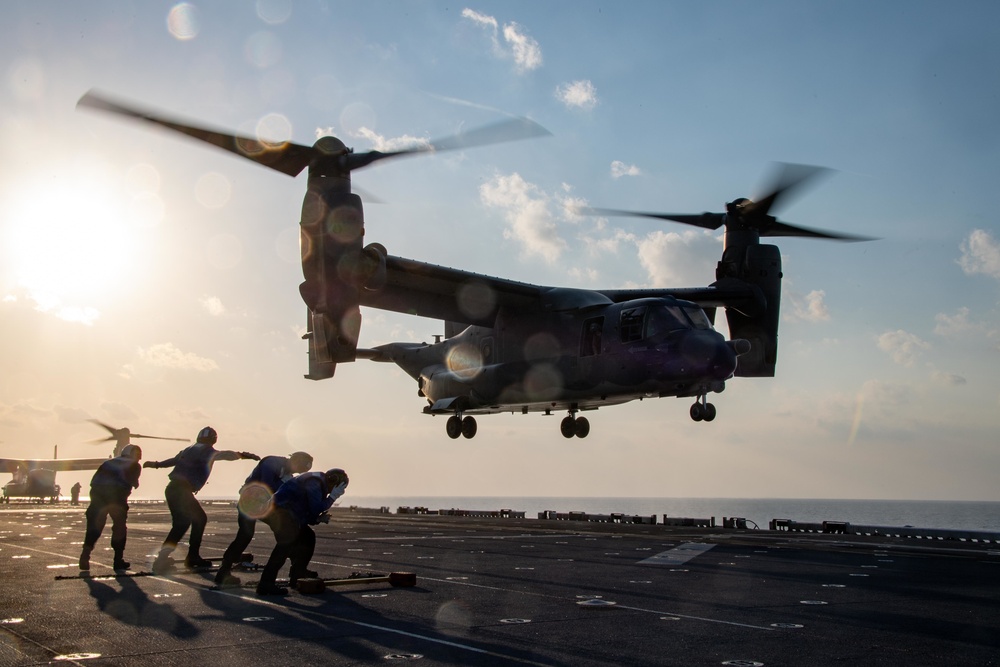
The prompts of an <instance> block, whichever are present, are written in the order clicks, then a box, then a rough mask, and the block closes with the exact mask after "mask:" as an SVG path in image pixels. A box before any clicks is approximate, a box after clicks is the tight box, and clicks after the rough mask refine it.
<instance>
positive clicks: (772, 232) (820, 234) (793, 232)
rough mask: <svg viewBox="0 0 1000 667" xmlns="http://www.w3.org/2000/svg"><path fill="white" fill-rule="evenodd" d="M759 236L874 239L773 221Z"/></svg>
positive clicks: (849, 240)
mask: <svg viewBox="0 0 1000 667" xmlns="http://www.w3.org/2000/svg"><path fill="white" fill-rule="evenodd" d="M760 235H761V236H797V237H800V238H810V239H824V240H828V241H844V242H847V243H854V242H859V241H876V240H878V239H877V238H876V237H874V236H860V235H857V234H842V233H840V232H829V231H825V230H822V229H813V228H810V227H802V226H800V225H790V224H788V223H787V222H779V221H777V220H776V221H775V222H774V223H773V224H771V225H768V226H767V227H764V228H762V229H761V230H760Z"/></svg>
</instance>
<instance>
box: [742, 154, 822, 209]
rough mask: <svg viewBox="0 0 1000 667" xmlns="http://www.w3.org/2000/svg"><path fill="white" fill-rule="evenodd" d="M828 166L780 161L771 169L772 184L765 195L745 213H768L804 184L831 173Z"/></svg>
mask: <svg viewBox="0 0 1000 667" xmlns="http://www.w3.org/2000/svg"><path fill="white" fill-rule="evenodd" d="M830 172H831V170H830V169H827V168H826V167H814V166H812V165H808V164H790V163H785V162H779V163H776V164H775V165H774V167H773V168H772V170H771V178H770V179H769V181H770V183H771V185H770V187H768V188H767V190H765V192H767V194H766V195H764V196H763V197H758V198H756V199H754V201H753V203H752V204H750V205H749V207H748V209H747V210H746V211H745V215H768V214H769V212H770V210H771V209H772V208H774V207H775V206H776V205H777V204H778V202H779V201H781V200H782V199H783V198H785V197H786V196H787V195H789V194H791V193H792V192H794V191H795V190H799V189H800V188H801V187H802V186H803V185H805V184H806V183H808V182H810V181H815V179H816V178H817V177H818V176H819V175H820V174H829V173H830Z"/></svg>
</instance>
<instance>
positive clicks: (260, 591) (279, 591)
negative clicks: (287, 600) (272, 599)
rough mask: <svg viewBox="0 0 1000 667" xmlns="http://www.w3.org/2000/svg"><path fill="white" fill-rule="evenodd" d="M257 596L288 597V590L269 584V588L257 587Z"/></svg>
mask: <svg viewBox="0 0 1000 667" xmlns="http://www.w3.org/2000/svg"><path fill="white" fill-rule="evenodd" d="M257 595H260V596H264V595H288V589H287V588H285V587H284V586H277V585H275V584H271V585H269V586H260V585H258V586H257Z"/></svg>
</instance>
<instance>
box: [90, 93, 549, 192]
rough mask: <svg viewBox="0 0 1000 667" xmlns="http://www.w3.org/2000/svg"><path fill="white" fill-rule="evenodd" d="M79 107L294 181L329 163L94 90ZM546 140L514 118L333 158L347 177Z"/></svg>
mask: <svg viewBox="0 0 1000 667" xmlns="http://www.w3.org/2000/svg"><path fill="white" fill-rule="evenodd" d="M77 107H83V108H88V109H96V110H99V111H104V112H108V113H113V114H117V115H119V116H124V117H126V118H131V119H134V120H139V121H144V122H147V123H152V124H154V125H159V126H160V127H164V128H167V129H169V130H173V131H174V132H179V133H181V134H184V135H187V136H189V137H192V138H194V139H198V140H199V141H203V142H205V143H208V144H211V145H213V146H215V147H217V148H221V149H222V150H225V151H228V152H230V153H233V154H235V155H238V156H240V157H243V158H246V159H248V160H251V161H253V162H256V163H257V164H261V165H263V166H265V167H269V168H271V169H274V170H276V171H280V172H281V173H283V174H288V175H289V176H297V175H298V174H300V173H301V172H302V170H303V169H305V168H306V167H308V166H309V165H310V164H311V163H313V162H314V161H316V160H321V159H324V158H329V157H330V156H329V155H327V153H326V152H325V151H323V150H322V149H321V148H319V147H318V145H317V146H302V145H300V144H296V143H292V142H290V141H289V142H273V143H272V142H267V141H262V140H260V139H255V138H251V137H246V136H243V135H239V134H233V133H230V132H225V131H222V130H213V129H209V128H206V127H201V126H198V125H195V124H192V123H190V122H188V121H182V120H179V119H175V118H170V117H168V116H167V115H165V114H161V113H158V112H154V111H150V110H147V109H142V108H140V107H138V106H136V105H133V104H131V103H123V102H120V101H116V100H113V99H111V98H110V97H109V96H108V95H105V94H103V93H99V92H96V91H94V90H91V91H89V92H87V93H86V94H85V95H84V96H83V97H81V98H80V100H79V101H78V102H77ZM550 134H551V133H550V132H549V131H548V130H546V129H545V128H544V127H542V126H541V125H539V124H538V123H536V122H535V121H533V120H530V119H528V118H512V119H508V120H505V121H500V122H499V123H495V124H493V125H487V126H485V127H480V128H477V129H473V130H469V131H468V132H459V133H458V134H454V135H452V136H450V137H443V138H441V139H437V140H435V141H432V142H429V143H427V144H421V145H418V146H414V147H412V148H405V149H401V150H396V151H387V152H381V151H368V152H365V153H351V152H348V153H345V154H342V155H336V156H334V157H335V158H336V159H337V160H339V161H340V165H341V167H342V168H343V169H344V170H345V171H353V170H355V169H361V168H362V167H367V166H368V165H370V164H372V163H374V162H377V161H379V160H385V159H388V158H393V157H403V156H407V155H416V154H420V153H433V152H442V151H453V150H460V149H463V148H472V147H474V146H486V145H489V144H496V143H501V142H507V141H515V140H518V139H528V138H531V137H542V136H547V135H550Z"/></svg>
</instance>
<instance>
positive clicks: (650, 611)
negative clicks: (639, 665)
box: [421, 577, 774, 632]
mask: <svg viewBox="0 0 1000 667" xmlns="http://www.w3.org/2000/svg"><path fill="white" fill-rule="evenodd" d="M421 579H422V580H426V581H436V582H438V583H442V584H454V585H456V586H468V587H470V588H483V589H486V590H490V591H500V592H501V593H518V594H520V595H530V596H534V597H539V598H548V599H550V600H566V599H567V598H564V597H561V596H559V595H549V594H548V593H536V592H533V591H515V590H512V589H509V588H500V587H499V586H487V585H485V584H473V583H470V582H467V581H455V580H452V579H434V578H432V577H421ZM574 601H575V599H574ZM616 607H617V608H618V609H628V610H630V611H641V612H643V613H646V614H659V615H661V616H676V617H678V618H686V619H688V620H691V621H704V622H706V623H721V624H722V625H736V626H739V627H741V628H752V629H754V630H767V631H768V632H771V631H773V630H774V628H766V627H764V626H762V625H750V624H748V623H737V622H735V621H722V620H719V619H716V618H705V617H704V616H691V615H690V614H678V613H676V612H672V611H657V610H655V609H644V608H642V607H629V606H627V605H623V604H619V605H616Z"/></svg>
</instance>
